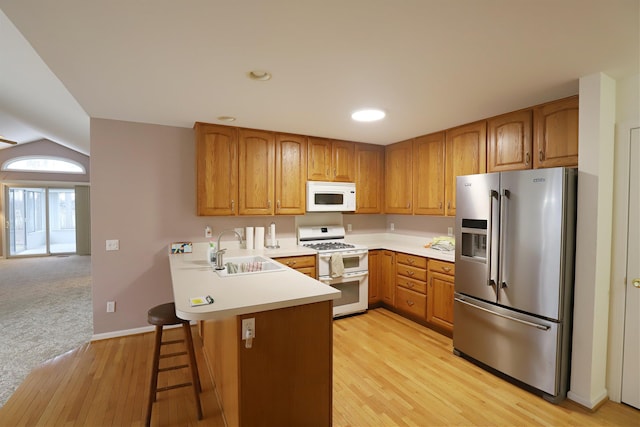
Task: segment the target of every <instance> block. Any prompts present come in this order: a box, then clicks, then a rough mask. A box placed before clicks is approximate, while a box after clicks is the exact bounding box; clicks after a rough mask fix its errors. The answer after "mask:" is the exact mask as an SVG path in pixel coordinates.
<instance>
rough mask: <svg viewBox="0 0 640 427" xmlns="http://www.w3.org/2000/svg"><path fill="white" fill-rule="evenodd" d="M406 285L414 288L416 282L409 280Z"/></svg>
mask: <svg viewBox="0 0 640 427" xmlns="http://www.w3.org/2000/svg"><path fill="white" fill-rule="evenodd" d="M406 285H407V286H408V287H410V288H413V287H414V286H415V285H416V284H415V283H411V282H407V283H406Z"/></svg>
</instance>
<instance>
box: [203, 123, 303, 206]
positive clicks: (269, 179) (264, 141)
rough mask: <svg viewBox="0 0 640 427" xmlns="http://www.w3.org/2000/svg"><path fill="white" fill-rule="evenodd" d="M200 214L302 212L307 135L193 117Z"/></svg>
mask: <svg viewBox="0 0 640 427" xmlns="http://www.w3.org/2000/svg"><path fill="white" fill-rule="evenodd" d="M195 130H196V181H197V183H196V188H197V204H198V206H197V212H198V215H273V214H285V215H296V214H304V211H305V182H306V173H307V168H306V158H307V152H306V149H307V146H306V142H307V141H306V137H305V136H300V135H287V134H277V133H273V132H268V131H260V130H253V129H244V128H233V127H227V126H219V125H210V124H205V123H196V125H195Z"/></svg>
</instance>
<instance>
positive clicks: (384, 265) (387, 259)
mask: <svg viewBox="0 0 640 427" xmlns="http://www.w3.org/2000/svg"><path fill="white" fill-rule="evenodd" d="M380 256H381V258H380V268H381V278H382V282H381V286H380V297H381V299H382V302H383V303H385V304H387V305H389V306H391V307H393V306H394V301H395V296H396V292H395V288H396V268H395V264H396V261H395V257H396V254H395V252H393V251H382V252H381V254H380Z"/></svg>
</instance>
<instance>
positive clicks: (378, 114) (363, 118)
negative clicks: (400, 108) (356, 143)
mask: <svg viewBox="0 0 640 427" xmlns="http://www.w3.org/2000/svg"><path fill="white" fill-rule="evenodd" d="M385 116H386V114H385V112H384V111H382V110H379V109H377V108H367V109H365V110H358V111H355V112H354V113H353V114H351V118H352V119H353V120H355V121H357V122H375V121H376V120H382V119H384V117H385Z"/></svg>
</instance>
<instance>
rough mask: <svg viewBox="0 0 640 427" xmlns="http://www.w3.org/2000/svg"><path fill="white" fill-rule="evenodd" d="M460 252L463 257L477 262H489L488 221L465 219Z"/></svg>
mask: <svg viewBox="0 0 640 427" xmlns="http://www.w3.org/2000/svg"><path fill="white" fill-rule="evenodd" d="M460 231H461V232H462V242H461V248H460V252H461V255H462V256H463V257H466V258H471V259H473V260H476V261H480V262H486V261H487V221H486V220H480V219H463V220H462V228H461V230H460Z"/></svg>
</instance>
